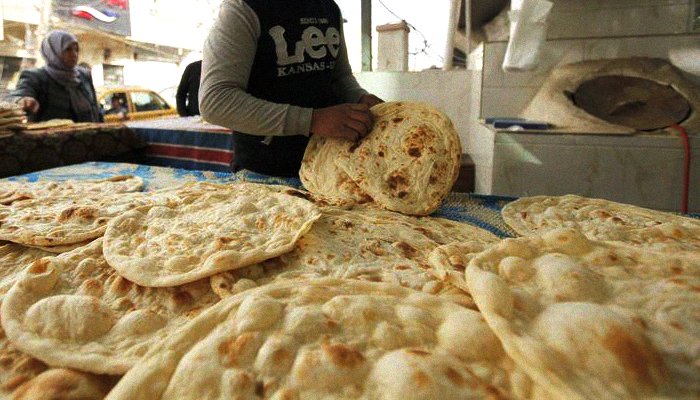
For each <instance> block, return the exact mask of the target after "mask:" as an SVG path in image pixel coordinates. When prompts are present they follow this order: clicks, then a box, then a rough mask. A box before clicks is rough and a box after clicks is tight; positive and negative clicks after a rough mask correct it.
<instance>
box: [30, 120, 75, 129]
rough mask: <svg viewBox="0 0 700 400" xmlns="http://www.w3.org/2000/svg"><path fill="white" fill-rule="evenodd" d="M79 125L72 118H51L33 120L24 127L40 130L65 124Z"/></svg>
mask: <svg viewBox="0 0 700 400" xmlns="http://www.w3.org/2000/svg"><path fill="white" fill-rule="evenodd" d="M72 125H77V124H76V123H75V122H73V120H72V119H60V118H55V119H50V120H48V121H41V122H32V123H29V124H26V125H25V126H24V127H23V128H22V129H23V130H25V131H38V130H44V129H52V128H62V127H65V126H72Z"/></svg>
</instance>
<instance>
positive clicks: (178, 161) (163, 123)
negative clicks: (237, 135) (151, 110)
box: [125, 117, 233, 172]
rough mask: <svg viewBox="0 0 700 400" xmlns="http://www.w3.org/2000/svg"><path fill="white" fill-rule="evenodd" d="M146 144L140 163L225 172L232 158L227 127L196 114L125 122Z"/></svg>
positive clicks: (230, 139)
mask: <svg viewBox="0 0 700 400" xmlns="http://www.w3.org/2000/svg"><path fill="white" fill-rule="evenodd" d="M125 124H126V126H128V127H129V128H130V129H131V130H132V131H134V132H135V133H136V134H137V135H138V136H139V137H141V138H142V139H143V140H145V141H146V144H147V147H146V152H145V154H144V159H143V162H144V163H146V164H151V165H158V166H164V167H173V168H184V169H191V170H207V171H219V172H226V171H229V170H230V164H231V160H232V159H233V145H232V134H231V130H230V129H227V128H223V127H221V126H217V125H212V124H208V123H205V122H203V121H202V120H201V118H200V117H182V118H163V119H152V120H143V121H128V122H126V123H125Z"/></svg>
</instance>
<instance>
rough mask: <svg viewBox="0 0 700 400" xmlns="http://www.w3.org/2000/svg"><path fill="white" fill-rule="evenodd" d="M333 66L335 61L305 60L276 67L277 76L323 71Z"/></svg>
mask: <svg viewBox="0 0 700 400" xmlns="http://www.w3.org/2000/svg"><path fill="white" fill-rule="evenodd" d="M333 68H335V61H328V62H325V61H320V62H317V61H314V62H307V63H302V64H297V65H292V66H289V67H277V77H280V76H287V75H294V74H301V73H304V72H312V71H325V70H327V69H328V70H330V69H333Z"/></svg>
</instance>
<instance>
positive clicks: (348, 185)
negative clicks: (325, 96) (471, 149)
mask: <svg viewBox="0 0 700 400" xmlns="http://www.w3.org/2000/svg"><path fill="white" fill-rule="evenodd" d="M371 112H372V115H373V117H374V127H373V129H372V131H371V132H370V133H369V134H368V135H367V137H365V138H364V139H362V140H361V141H360V142H358V143H353V142H349V141H346V140H340V139H333V138H325V137H321V136H312V137H311V140H310V141H309V145H308V146H307V148H306V152H305V154H304V159H303V161H302V165H301V170H300V171H299V177H300V178H301V181H302V183H303V184H304V186H305V187H306V189H308V190H309V191H310V192H312V193H317V194H320V195H323V196H326V197H330V198H339V199H344V200H350V201H353V202H356V203H360V204H363V203H374V204H376V205H378V206H379V207H381V208H385V209H387V210H393V211H398V212H401V213H404V214H413V215H428V214H430V213H432V212H433V211H435V210H436V209H437V208H438V207H439V206H440V203H441V202H442V200H444V199H445V197H446V196H447V195H448V194H449V192H450V189H451V188H452V185H453V184H454V182H455V180H456V179H457V175H458V173H459V162H460V161H459V160H460V155H461V153H462V149H461V146H460V142H459V136H458V135H457V132H456V131H455V129H454V126H453V125H452V122H451V121H450V119H449V118H448V117H447V116H446V115H445V114H444V113H442V112H440V111H438V110H436V109H435V108H433V107H431V106H429V105H428V104H424V103H412V102H389V103H382V104H378V105H376V106H374V107H372V109H371Z"/></svg>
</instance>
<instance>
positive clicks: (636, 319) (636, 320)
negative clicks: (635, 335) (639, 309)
mask: <svg viewBox="0 0 700 400" xmlns="http://www.w3.org/2000/svg"><path fill="white" fill-rule="evenodd" d="M632 321H633V322H634V323H635V324H637V325H639V326H640V327H641V328H642V329H647V328H648V325H647V323H646V321H644V319H642V318H640V317H632Z"/></svg>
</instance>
